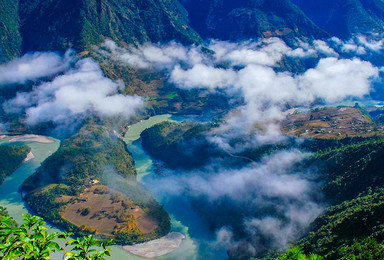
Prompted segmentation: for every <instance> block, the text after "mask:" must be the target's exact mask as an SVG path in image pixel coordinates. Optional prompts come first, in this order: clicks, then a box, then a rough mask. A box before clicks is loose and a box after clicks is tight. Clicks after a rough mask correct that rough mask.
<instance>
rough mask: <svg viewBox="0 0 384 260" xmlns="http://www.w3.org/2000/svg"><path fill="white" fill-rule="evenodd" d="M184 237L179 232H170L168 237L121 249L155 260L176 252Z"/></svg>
mask: <svg viewBox="0 0 384 260" xmlns="http://www.w3.org/2000/svg"><path fill="white" fill-rule="evenodd" d="M184 239H185V236H184V235H183V234H182V233H179V232H171V233H169V234H168V235H166V236H164V237H162V238H159V239H155V240H152V241H149V242H145V243H142V244H136V245H132V246H123V249H124V250H125V251H127V252H128V253H130V254H133V255H136V256H139V257H143V258H156V257H161V256H164V255H167V254H169V253H171V252H173V251H174V250H176V249H177V248H178V247H179V246H180V245H181V243H182V242H183V240H184Z"/></svg>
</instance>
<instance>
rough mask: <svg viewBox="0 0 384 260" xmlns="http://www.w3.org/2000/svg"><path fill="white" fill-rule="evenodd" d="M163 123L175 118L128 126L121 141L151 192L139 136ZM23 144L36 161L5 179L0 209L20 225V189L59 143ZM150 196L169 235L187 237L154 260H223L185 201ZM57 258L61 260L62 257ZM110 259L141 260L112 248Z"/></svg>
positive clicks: (220, 250)
mask: <svg viewBox="0 0 384 260" xmlns="http://www.w3.org/2000/svg"><path fill="white" fill-rule="evenodd" d="M181 119H182V118H180V117H177V118H175V120H177V121H179V120H181ZM166 120H174V118H172V117H171V115H159V116H154V117H151V118H149V119H147V120H143V121H141V122H139V123H137V124H134V125H132V126H130V128H129V130H128V132H127V134H126V136H125V138H124V141H125V142H126V144H127V146H128V149H129V151H130V152H131V153H132V155H133V158H134V159H135V163H136V168H137V173H138V176H137V177H138V180H139V181H140V182H142V183H143V184H144V185H146V186H147V188H148V189H149V190H150V191H151V187H150V186H149V185H148V184H147V183H146V179H147V178H150V177H151V175H152V174H154V164H153V161H152V159H151V157H150V156H149V155H148V154H147V153H146V152H145V151H144V149H143V148H142V146H141V139H140V134H141V132H142V131H144V130H145V129H147V128H149V127H152V126H153V125H155V124H157V123H160V122H163V121H166ZM4 142H7V141H6V140H1V141H0V144H1V143H4ZM24 144H26V145H28V146H30V147H31V149H32V153H33V154H34V156H35V158H34V159H33V160H31V161H28V162H26V163H24V164H23V165H21V167H19V168H18V169H17V170H16V171H15V172H14V173H13V174H12V175H11V176H9V177H7V179H6V180H5V182H4V184H3V185H2V186H1V187H0V205H2V206H4V207H6V208H7V209H8V212H9V214H10V215H11V216H12V217H14V218H15V219H16V221H18V222H21V220H22V214H24V213H27V212H28V209H27V208H26V207H25V203H24V202H23V201H22V199H21V195H20V193H19V187H20V186H21V184H22V183H23V181H24V180H25V179H26V178H27V177H28V176H29V175H31V174H32V173H33V172H34V171H35V170H36V168H37V167H39V166H40V164H41V162H43V161H44V160H45V159H46V158H47V157H48V156H50V155H51V154H52V153H54V152H55V151H56V150H57V149H58V147H59V145H60V142H59V141H58V140H56V141H55V142H54V143H50V144H46V143H37V142H24ZM153 195H154V196H155V198H156V199H157V200H158V201H159V202H160V204H162V205H163V206H164V208H165V210H166V211H167V212H168V213H169V215H170V217H171V222H172V231H175V232H180V233H182V234H184V235H185V237H186V238H185V239H184V240H183V242H182V243H181V245H180V247H179V248H177V249H176V250H175V251H173V252H172V253H170V254H168V255H166V256H163V257H159V258H155V259H167V260H168V259H169V260H171V259H175V260H176V259H177V260H183V259H186V260H187V259H188V260H190V259H191V260H193V259H213V260H215V259H218V260H220V259H225V258H226V256H227V255H226V252H225V249H224V248H223V247H221V246H219V245H217V244H216V243H215V234H213V233H212V232H211V231H210V230H209V229H208V226H207V224H206V223H205V222H204V221H203V220H202V219H201V218H200V217H199V215H198V214H197V213H196V212H195V211H194V209H193V208H192V206H191V205H190V204H189V202H188V200H187V199H185V198H179V199H176V200H175V199H171V200H170V199H168V198H167V197H166V195H163V194H153ZM48 227H49V229H50V230H52V231H57V229H55V228H54V227H52V226H49V225H48ZM55 258H56V257H55ZM57 258H58V259H61V256H59V257H57ZM109 259H111V260H123V259H127V260H136V259H143V258H140V257H137V256H133V255H131V254H129V253H127V252H126V251H124V250H123V249H122V247H121V246H113V249H112V252H111V258H109Z"/></svg>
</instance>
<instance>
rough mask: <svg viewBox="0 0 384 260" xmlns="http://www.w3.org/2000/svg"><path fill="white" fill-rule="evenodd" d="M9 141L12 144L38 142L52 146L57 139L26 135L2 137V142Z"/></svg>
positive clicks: (0, 137)
mask: <svg viewBox="0 0 384 260" xmlns="http://www.w3.org/2000/svg"><path fill="white" fill-rule="evenodd" d="M3 139H8V141H9V142H10V143H15V142H36V143H42V144H52V143H54V142H56V140H55V139H53V138H51V137H47V136H42V135H35V134H25V135H0V140H3Z"/></svg>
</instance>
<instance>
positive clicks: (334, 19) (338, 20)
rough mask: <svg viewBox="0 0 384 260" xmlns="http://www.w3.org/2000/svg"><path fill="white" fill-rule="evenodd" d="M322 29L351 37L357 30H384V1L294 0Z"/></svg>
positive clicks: (364, 31)
mask: <svg viewBox="0 0 384 260" xmlns="http://www.w3.org/2000/svg"><path fill="white" fill-rule="evenodd" d="M292 2H293V3H295V4H297V5H298V6H299V7H300V8H301V9H302V10H303V11H304V12H305V14H306V15H307V16H308V17H309V18H310V19H312V21H313V22H315V23H316V24H317V25H318V26H319V27H320V28H322V29H324V30H325V31H327V32H328V33H330V34H331V35H334V36H337V37H341V38H348V37H350V36H351V35H352V34H355V33H363V34H366V33H368V34H371V33H382V32H383V26H384V2H383V1H381V0H338V1H333V0H324V1H317V0H292Z"/></svg>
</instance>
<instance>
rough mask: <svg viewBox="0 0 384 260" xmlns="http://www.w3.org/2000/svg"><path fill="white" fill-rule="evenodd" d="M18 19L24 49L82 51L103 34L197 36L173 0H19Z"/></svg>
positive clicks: (127, 38) (156, 38)
mask: <svg viewBox="0 0 384 260" xmlns="http://www.w3.org/2000/svg"><path fill="white" fill-rule="evenodd" d="M8 1H9V0H8ZM20 18H21V27H20V33H21V35H22V37H23V47H24V50H25V51H30V50H66V49H67V48H74V49H76V50H77V51H79V52H81V51H85V50H91V49H92V46H93V45H95V44H99V43H101V42H103V41H104V39H105V38H109V39H112V40H114V41H115V42H117V43H118V44H121V45H123V44H134V45H137V44H138V43H144V42H148V41H153V42H164V41H170V40H174V39H178V40H179V41H181V42H184V43H197V42H200V41H201V39H200V37H199V35H198V34H197V33H196V32H195V31H194V30H193V29H192V28H191V27H189V26H188V18H187V13H186V11H185V9H184V8H183V7H182V6H181V5H180V3H179V2H178V1H177V0H170V1H160V2H159V1H154V0H144V1H132V0H125V1H119V0H106V1H95V0H83V1H77V0H65V1H64V0H60V1H54V2H52V1H50V0H39V1H36V0H20Z"/></svg>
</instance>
